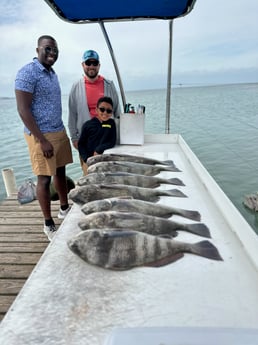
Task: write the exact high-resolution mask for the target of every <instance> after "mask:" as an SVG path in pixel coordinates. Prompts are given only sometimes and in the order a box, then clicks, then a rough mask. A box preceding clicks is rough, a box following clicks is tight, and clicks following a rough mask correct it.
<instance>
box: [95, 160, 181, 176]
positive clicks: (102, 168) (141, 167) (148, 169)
mask: <svg viewBox="0 0 258 345" xmlns="http://www.w3.org/2000/svg"><path fill="white" fill-rule="evenodd" d="M118 171H122V172H128V173H133V174H140V175H147V176H155V175H158V174H159V173H160V172H161V171H173V172H180V171H181V170H179V169H178V168H176V167H173V166H171V167H168V166H158V165H150V164H143V163H134V162H116V161H110V162H99V163H96V164H93V165H90V166H89V167H88V174H91V173H96V172H118Z"/></svg>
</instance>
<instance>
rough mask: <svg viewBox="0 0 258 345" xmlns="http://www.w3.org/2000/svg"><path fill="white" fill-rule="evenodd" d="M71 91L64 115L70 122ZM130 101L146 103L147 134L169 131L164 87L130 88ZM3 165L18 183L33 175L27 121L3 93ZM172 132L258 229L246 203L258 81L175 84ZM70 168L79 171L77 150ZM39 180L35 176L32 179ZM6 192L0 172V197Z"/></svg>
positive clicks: (256, 156)
mask: <svg viewBox="0 0 258 345" xmlns="http://www.w3.org/2000/svg"><path fill="white" fill-rule="evenodd" d="M67 99H68V97H67V96H63V118H64V123H65V125H66V124H67ZM126 99H127V102H128V103H131V104H133V105H135V106H137V105H138V104H143V105H145V106H146V120H145V133H157V134H158V133H165V112H166V90H164V89H162V90H147V91H137V92H136V91H135V92H126ZM0 116H1V138H0V142H1V145H0V156H1V160H0V168H1V171H2V169H4V168H13V170H14V174H15V178H16V182H17V186H19V185H20V184H21V183H22V182H23V181H24V180H25V179H26V178H28V177H32V178H34V176H33V174H32V171H31V166H30V160H29V157H28V151H27V146H26V143H25V141H24V138H23V125H22V122H21V120H20V118H19V116H18V114H17V110H16V103H15V99H14V98H0ZM170 132H171V133H180V134H181V135H182V136H183V138H184V139H185V140H186V142H187V143H188V145H189V146H190V147H191V149H192V150H193V152H194V153H195V154H196V155H197V157H198V158H199V160H200V161H201V162H202V164H203V165H204V166H205V168H206V169H207V170H208V171H209V173H210V174H211V175H212V176H213V178H214V179H215V180H216V182H217V183H218V184H219V186H220V187H221V188H222V190H223V191H224V192H225V194H226V195H227V196H228V197H229V199H230V200H231V201H232V202H233V204H234V205H235V206H236V207H237V208H238V210H239V211H240V213H241V214H242V215H243V216H244V218H245V219H246V220H247V222H248V223H249V224H250V225H251V226H252V227H253V229H254V231H256V232H257V233H258V212H257V213H255V212H253V211H250V210H249V209H247V208H246V207H244V205H243V200H244V196H245V195H247V194H252V193H256V192H257V191H258V174H257V168H258V151H257V147H258V84H256V83H255V84H234V85H219V86H205V87H178V88H173V89H172V94H171V117H170ZM73 153H74V155H73V156H74V163H73V164H71V165H69V166H68V167H67V175H68V176H70V177H71V178H73V179H75V180H76V179H78V178H79V177H80V176H81V168H80V164H79V160H78V154H77V152H76V151H75V150H73ZM34 179H35V178H34ZM5 197H6V192H5V187H4V183H3V179H2V175H1V176H0V201H1V200H3V199H4V198H5Z"/></svg>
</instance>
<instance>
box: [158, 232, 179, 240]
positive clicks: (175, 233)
mask: <svg viewBox="0 0 258 345" xmlns="http://www.w3.org/2000/svg"><path fill="white" fill-rule="evenodd" d="M177 236H178V232H177V231H172V232H171V233H170V234H161V235H158V237H161V238H169V239H173V238H174V237H177Z"/></svg>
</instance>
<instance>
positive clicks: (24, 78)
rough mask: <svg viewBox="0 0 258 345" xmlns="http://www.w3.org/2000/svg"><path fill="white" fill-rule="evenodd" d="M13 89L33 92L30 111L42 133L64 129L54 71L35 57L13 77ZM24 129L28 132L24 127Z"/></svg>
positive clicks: (59, 90) (59, 94)
mask: <svg viewBox="0 0 258 345" xmlns="http://www.w3.org/2000/svg"><path fill="white" fill-rule="evenodd" d="M15 89H16V90H21V91H25V92H29V93H32V94H33V99H32V104H31V112H32V114H33V116H34V118H35V121H36V123H37V125H38V127H39V129H40V131H41V132H42V133H53V132H59V131H61V130H63V129H64V124H63V121H62V105H61V89H60V85H59V81H58V78H57V75H56V73H55V72H54V70H53V69H52V68H51V69H50V70H47V69H46V68H45V67H44V66H43V65H41V64H40V62H39V61H38V59H37V58H34V59H33V61H32V62H31V63H29V64H27V65H25V66H24V67H22V68H21V69H20V70H19V71H18V73H17V76H16V79H15ZM24 131H25V132H26V133H28V134H29V133H30V131H29V130H28V128H26V127H25V129H24Z"/></svg>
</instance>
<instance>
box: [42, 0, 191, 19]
mask: <svg viewBox="0 0 258 345" xmlns="http://www.w3.org/2000/svg"><path fill="white" fill-rule="evenodd" d="M45 1H46V3H47V4H48V5H49V6H50V7H51V8H52V9H53V10H54V11H55V12H56V14H57V15H58V16H59V17H61V18H62V19H64V20H66V21H69V22H73V23H86V22H98V21H121V20H143V19H174V18H177V17H180V16H183V15H186V14H188V13H189V12H190V11H191V10H192V8H193V6H194V3H195V1H196V0H98V1H92V0H91V1H88V0H76V1H74V0H45Z"/></svg>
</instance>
